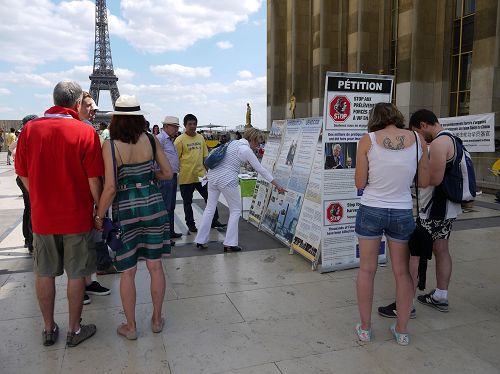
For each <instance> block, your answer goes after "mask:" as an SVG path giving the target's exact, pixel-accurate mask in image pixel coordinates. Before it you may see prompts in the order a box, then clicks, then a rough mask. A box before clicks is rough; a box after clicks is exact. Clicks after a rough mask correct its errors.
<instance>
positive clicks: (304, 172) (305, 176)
mask: <svg viewBox="0 0 500 374" xmlns="http://www.w3.org/2000/svg"><path fill="white" fill-rule="evenodd" d="M321 128H322V119H321V118H303V119H291V120H287V123H286V130H285V135H284V139H283V143H282V146H281V151H280V154H279V156H278V161H277V163H276V166H275V174H274V177H275V178H276V180H277V181H278V183H279V184H281V185H282V186H284V187H285V188H286V190H287V192H285V194H284V195H280V194H278V192H277V191H276V189H274V188H273V191H272V192H271V198H270V200H269V204H268V207H267V210H266V212H265V214H264V219H263V221H262V225H261V228H262V229H263V230H265V231H267V232H270V233H273V234H275V235H276V237H277V238H278V239H280V240H281V241H282V242H284V243H285V244H288V245H289V244H290V243H291V242H292V239H293V237H294V235H295V229H296V227H297V223H298V221H299V215H300V211H301V209H302V203H303V202H304V194H305V192H306V188H307V184H308V181H309V176H310V174H311V168H312V165H313V161H314V155H315V149H316V144H317V142H318V137H319V133H320V131H321Z"/></svg>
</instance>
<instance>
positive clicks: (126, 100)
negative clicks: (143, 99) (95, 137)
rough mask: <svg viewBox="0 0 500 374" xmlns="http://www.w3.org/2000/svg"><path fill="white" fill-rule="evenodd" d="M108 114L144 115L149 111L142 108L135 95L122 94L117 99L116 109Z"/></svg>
mask: <svg viewBox="0 0 500 374" xmlns="http://www.w3.org/2000/svg"><path fill="white" fill-rule="evenodd" d="M107 114H111V115H114V116H117V115H121V116H143V115H146V114H149V113H148V112H145V111H143V110H141V106H140V104H139V102H138V101H137V99H136V98H135V96H131V95H121V96H120V97H119V98H118V99H116V102H115V110H114V111H112V112H108V113H107Z"/></svg>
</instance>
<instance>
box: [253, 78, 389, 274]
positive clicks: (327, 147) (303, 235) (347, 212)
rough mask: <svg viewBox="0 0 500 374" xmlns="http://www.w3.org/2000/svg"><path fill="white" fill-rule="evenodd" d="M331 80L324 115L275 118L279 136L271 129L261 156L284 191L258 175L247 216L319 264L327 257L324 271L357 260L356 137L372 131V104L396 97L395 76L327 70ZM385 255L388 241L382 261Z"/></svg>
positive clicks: (327, 88)
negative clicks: (279, 120) (369, 124)
mask: <svg viewBox="0 0 500 374" xmlns="http://www.w3.org/2000/svg"><path fill="white" fill-rule="evenodd" d="M325 84H326V90H325V108H324V116H323V118H301V119H289V120H286V121H284V122H283V121H281V122H278V121H274V122H273V128H276V127H277V128H279V129H280V131H279V134H280V135H281V136H280V137H274V136H272V134H273V130H271V134H270V136H269V139H268V142H267V144H266V148H265V153H264V158H263V161H262V163H263V165H264V166H265V167H266V168H268V170H270V171H272V173H273V176H274V178H275V179H276V180H277V181H278V183H279V184H281V185H282V186H284V187H285V188H286V193H284V194H279V193H278V192H277V190H276V189H275V188H270V187H271V186H270V185H269V183H267V182H265V181H263V180H261V179H260V178H259V179H258V180H257V186H256V188H255V191H254V195H253V201H252V205H251V212H250V217H249V221H250V222H252V223H254V224H256V225H257V226H258V227H259V228H260V229H261V230H264V231H266V232H268V233H270V234H272V235H274V236H276V238H278V239H279V240H281V241H282V242H283V243H285V244H286V245H289V246H290V248H291V250H293V251H295V252H297V253H299V254H301V255H302V256H304V257H305V258H306V259H308V260H309V261H311V262H312V264H313V268H316V267H317V265H318V263H319V260H320V259H321V267H320V268H319V269H320V271H322V272H326V271H333V270H340V269H347V268H352V267H357V266H359V247H358V245H357V239H356V236H355V233H354V228H355V220H356V213H357V210H358V208H359V201H360V196H361V194H362V191H358V190H357V189H356V187H355V183H354V173H355V168H356V152H357V144H358V141H359V139H360V138H361V137H362V136H363V135H364V134H366V132H367V122H368V113H369V111H370V109H371V108H372V107H373V106H374V105H375V104H376V103H378V102H390V101H391V95H392V86H393V77H392V76H384V75H370V74H346V73H327V77H326V83H325ZM278 144H279V145H278ZM385 261H386V245H385V240H383V241H382V243H381V246H380V254H379V262H385Z"/></svg>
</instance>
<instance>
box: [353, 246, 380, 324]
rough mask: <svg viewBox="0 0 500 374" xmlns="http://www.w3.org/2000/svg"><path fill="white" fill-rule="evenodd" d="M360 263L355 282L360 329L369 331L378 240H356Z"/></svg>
mask: <svg viewBox="0 0 500 374" xmlns="http://www.w3.org/2000/svg"><path fill="white" fill-rule="evenodd" d="M358 242H359V253H360V256H359V257H360V263H359V271H358V278H357V281H356V289H357V297H358V309H359V316H360V319H361V328H362V329H363V330H369V329H370V327H371V315H372V304H373V281H374V279H375V273H376V272H377V265H378V253H379V248H380V238H378V239H358Z"/></svg>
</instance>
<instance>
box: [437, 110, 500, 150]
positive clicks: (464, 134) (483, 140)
mask: <svg viewBox="0 0 500 374" xmlns="http://www.w3.org/2000/svg"><path fill="white" fill-rule="evenodd" d="M439 123H440V124H441V125H442V126H443V127H444V128H445V130H448V131H450V132H451V133H452V134H454V135H456V136H458V137H459V138H460V139H462V142H463V144H464V146H465V148H467V151H469V152H495V113H485V114H475V115H470V116H461V117H447V118H440V119H439Z"/></svg>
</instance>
